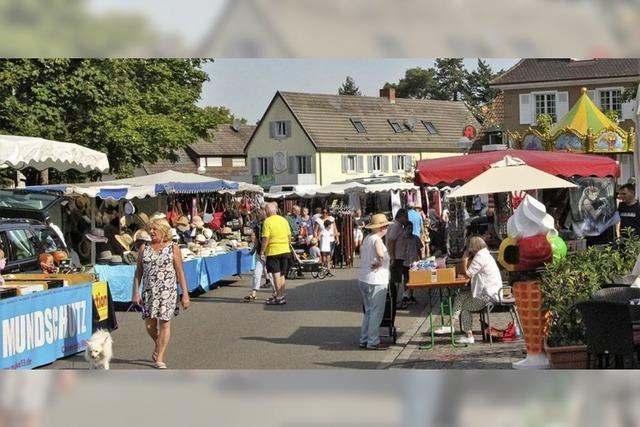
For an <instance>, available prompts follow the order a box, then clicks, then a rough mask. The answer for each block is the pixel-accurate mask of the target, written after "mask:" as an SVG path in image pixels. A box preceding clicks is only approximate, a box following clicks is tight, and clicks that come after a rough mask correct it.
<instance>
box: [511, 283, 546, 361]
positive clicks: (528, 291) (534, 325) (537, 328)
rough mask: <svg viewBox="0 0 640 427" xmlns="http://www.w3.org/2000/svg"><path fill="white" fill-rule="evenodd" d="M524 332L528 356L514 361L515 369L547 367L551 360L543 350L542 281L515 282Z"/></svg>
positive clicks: (514, 289) (517, 302)
mask: <svg viewBox="0 0 640 427" xmlns="http://www.w3.org/2000/svg"><path fill="white" fill-rule="evenodd" d="M513 294H514V296H515V298H516V305H517V307H518V314H519V316H520V322H521V323H522V329H523V331H522V333H523V334H524V342H525V344H526V346H527V358H526V359H524V360H521V361H519V362H515V363H513V368H514V369H546V368H548V367H549V361H548V360H547V356H546V354H545V352H544V350H543V345H542V344H543V339H544V333H543V326H544V315H543V313H542V294H541V293H540V282H537V281H526V282H516V283H514V284H513Z"/></svg>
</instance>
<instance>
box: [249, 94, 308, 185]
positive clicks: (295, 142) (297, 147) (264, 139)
mask: <svg viewBox="0 0 640 427" xmlns="http://www.w3.org/2000/svg"><path fill="white" fill-rule="evenodd" d="M281 120H284V121H290V122H291V136H289V137H288V138H285V139H282V140H277V139H273V138H271V137H270V133H269V123H270V122H273V121H281ZM279 151H281V152H283V153H285V154H286V156H287V159H288V158H289V157H290V156H311V157H312V158H314V159H315V158H316V149H315V147H314V146H313V144H312V143H311V140H310V139H309V138H308V137H307V135H306V134H305V132H304V130H303V129H302V127H301V126H300V125H299V124H298V122H297V121H296V119H295V117H294V116H293V114H291V111H290V110H289V108H288V107H287V105H286V104H285V102H284V101H283V100H282V98H280V97H277V98H276V99H275V101H274V102H273V104H272V105H271V108H270V109H269V110H268V111H267V113H266V114H265V116H264V117H263V118H262V123H261V125H260V126H258V129H257V130H256V133H255V134H254V136H253V139H252V140H251V144H249V147H248V148H247V166H248V168H249V173H250V174H252V171H251V160H252V159H255V158H258V157H273V155H274V154H275V153H276V152H279ZM315 163H316V164H315V165H313V166H312V168H313V170H314V173H315V174H316V177H317V175H318V173H317V170H318V168H317V161H316V162H315ZM274 175H275V179H276V183H278V184H279V183H284V184H290V183H291V182H284V181H289V180H290V179H289V178H290V177H286V176H285V175H291V174H290V172H289V163H288V161H287V169H286V170H285V171H283V172H281V173H275V172H274Z"/></svg>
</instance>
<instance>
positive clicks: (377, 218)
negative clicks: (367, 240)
mask: <svg viewBox="0 0 640 427" xmlns="http://www.w3.org/2000/svg"><path fill="white" fill-rule="evenodd" d="M387 225H389V220H388V219H387V217H386V215H385V214H375V215H374V216H372V217H371V222H370V223H369V224H368V225H365V228H368V229H370V230H377V229H379V228H382V227H386V226H387Z"/></svg>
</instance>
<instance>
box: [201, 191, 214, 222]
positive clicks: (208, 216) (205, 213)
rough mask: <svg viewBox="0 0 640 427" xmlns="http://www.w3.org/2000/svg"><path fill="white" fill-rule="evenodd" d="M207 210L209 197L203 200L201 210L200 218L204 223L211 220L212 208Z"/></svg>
mask: <svg viewBox="0 0 640 427" xmlns="http://www.w3.org/2000/svg"><path fill="white" fill-rule="evenodd" d="M208 210H209V198H208V197H207V198H206V199H205V202H204V211H203V212H202V220H203V221H204V223H205V224H209V223H210V222H211V221H213V210H212V211H211V212H208Z"/></svg>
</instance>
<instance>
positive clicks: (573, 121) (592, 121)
mask: <svg viewBox="0 0 640 427" xmlns="http://www.w3.org/2000/svg"><path fill="white" fill-rule="evenodd" d="M580 92H581V95H580V98H579V99H578V102H576V103H575V105H574V106H573V108H572V109H571V110H570V111H569V112H568V113H567V114H566V115H565V116H564V117H563V118H561V119H560V121H559V122H558V123H556V124H555V126H553V128H551V131H550V134H551V135H557V134H558V133H560V132H564V131H566V130H572V131H574V132H575V133H577V134H579V135H581V136H583V137H584V136H586V135H587V129H591V132H592V133H593V134H594V135H597V134H599V133H600V132H602V131H605V130H608V131H614V130H617V131H618V132H622V134H625V135H626V132H624V131H623V130H622V129H620V128H619V127H618V126H617V125H616V124H615V123H614V122H612V121H611V120H610V119H609V118H608V117H607V116H605V115H604V113H603V112H602V111H600V109H599V108H598V107H597V106H596V104H594V103H593V101H592V100H591V98H589V96H588V95H587V89H586V88H582V89H581V90H580Z"/></svg>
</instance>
